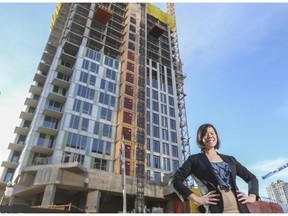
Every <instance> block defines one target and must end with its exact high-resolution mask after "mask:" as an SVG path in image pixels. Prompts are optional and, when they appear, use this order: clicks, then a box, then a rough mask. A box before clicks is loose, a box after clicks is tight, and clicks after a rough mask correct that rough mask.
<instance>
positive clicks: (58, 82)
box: [52, 78, 70, 89]
mask: <svg viewBox="0 0 288 216" xmlns="http://www.w3.org/2000/svg"><path fill="white" fill-rule="evenodd" d="M52 84H53V85H55V86H59V87H61V88H63V89H68V88H69V86H70V82H67V81H65V80H63V79H58V78H54V79H53V81H52Z"/></svg>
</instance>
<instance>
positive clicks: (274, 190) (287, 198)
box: [267, 180, 288, 205]
mask: <svg viewBox="0 0 288 216" xmlns="http://www.w3.org/2000/svg"><path fill="white" fill-rule="evenodd" d="M267 193H268V196H269V198H270V199H271V200H272V201H273V202H276V203H280V204H284V205H288V183H287V182H284V181H281V180H277V181H274V182H272V183H271V185H270V186H269V187H267Z"/></svg>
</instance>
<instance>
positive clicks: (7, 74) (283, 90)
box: [0, 2, 288, 196]
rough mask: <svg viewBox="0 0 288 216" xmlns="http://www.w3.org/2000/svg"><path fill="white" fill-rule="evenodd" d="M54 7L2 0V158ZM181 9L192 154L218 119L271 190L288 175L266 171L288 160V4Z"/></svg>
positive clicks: (226, 149)
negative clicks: (200, 132)
mask: <svg viewBox="0 0 288 216" xmlns="http://www.w3.org/2000/svg"><path fill="white" fill-rule="evenodd" d="M156 5H157V6H158V7H159V8H160V9H163V10H164V11H166V7H165V4H164V3H159V4H156ZM55 6H56V4H55V3H51V4H46V3H38V4H35V3H24V4H19V3H17V4H16V3H14V4H6V3H1V4H0V14H1V17H0V29H1V34H0V50H1V55H0V77H1V79H0V91H1V94H0V105H1V106H0V119H1V121H0V131H1V134H0V137H1V149H0V150H1V151H0V156H1V157H0V162H1V161H2V160H6V159H7V155H8V151H6V148H7V145H8V144H9V142H13V141H14V138H15V135H14V133H13V131H14V129H15V126H16V125H19V123H20V120H19V115H20V112H21V111H23V110H24V108H25V106H24V101H25V98H26V97H28V96H29V93H28V90H29V87H30V85H31V83H32V81H33V77H34V74H35V73H36V72H37V67H38V63H39V60H40V59H41V56H42V53H43V50H44V48H45V45H46V42H47V40H48V37H49V33H50V32H49V25H50V22H51V16H52V14H53V12H54V10H55ZM176 16H177V30H178V38H179V46H180V55H181V59H182V61H183V63H184V66H183V72H184V74H185V75H186V76H187V78H186V80H185V87H184V89H185V93H186V94H187V96H186V110H187V111H186V112H187V119H188V127H189V134H190V144H191V153H198V152H199V149H198V148H197V147H196V144H195V136H196V131H197V129H198V127H199V126H200V125H201V124H203V123H207V122H208V123H212V124H213V125H214V126H215V127H216V128H217V130H218V133H219V136H220V139H221V142H222V145H221V148H220V149H219V152H220V153H223V154H229V155H233V156H235V157H236V158H237V159H238V161H239V162H240V163H242V164H243V165H245V166H246V167H248V168H249V169H250V170H251V171H252V172H253V173H254V174H255V175H256V176H257V177H258V179H259V182H260V195H261V196H267V194H266V190H265V188H266V187H267V186H268V185H269V184H270V183H271V182H272V181H274V180H277V179H281V180H284V181H286V182H288V169H286V170H283V171H281V172H278V173H277V174H275V175H273V176H271V177H269V178H267V179H266V180H262V178H261V176H263V175H264V174H266V173H268V172H270V171H273V170H274V169H276V168H278V167H279V166H281V165H283V164H285V163H287V162H288V154H287V152H288V147H287V146H288V141H287V140H286V136H285V135H286V134H288V126H287V122H288V91H287V89H288V60H287V59H288V28H287V20H288V4H287V3H275V4H272V3H238V4H236V3H201V4H200V3H196V2H195V3H177V4H176ZM0 171H1V170H0ZM239 185H240V187H241V188H242V189H243V190H244V192H246V190H247V189H246V186H245V184H244V182H243V181H240V180H239Z"/></svg>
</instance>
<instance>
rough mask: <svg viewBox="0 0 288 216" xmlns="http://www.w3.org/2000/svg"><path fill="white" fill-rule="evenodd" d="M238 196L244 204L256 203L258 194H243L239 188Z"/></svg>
mask: <svg viewBox="0 0 288 216" xmlns="http://www.w3.org/2000/svg"><path fill="white" fill-rule="evenodd" d="M236 192H237V198H238V201H239V202H241V203H242V204H244V203H254V202H255V201H256V195H255V194H249V195H248V196H246V195H245V194H243V193H242V192H241V191H239V190H237V191H236Z"/></svg>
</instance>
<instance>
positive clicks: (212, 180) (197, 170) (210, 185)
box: [171, 153, 259, 213]
mask: <svg viewBox="0 0 288 216" xmlns="http://www.w3.org/2000/svg"><path fill="white" fill-rule="evenodd" d="M218 155H219V156H220V157H221V158H222V160H223V161H225V162H226V163H227V164H228V165H229V166H230V168H231V171H232V177H231V182H232V185H231V186H232V192H233V193H234V195H235V196H236V194H237V193H236V190H238V187H237V185H236V176H239V177H240V178H242V179H243V180H244V181H245V182H246V183H248V194H255V195H256V197H257V199H258V198H259V195H258V191H259V188H258V179H257V178H256V176H255V175H253V174H252V173H251V172H250V171H249V170H248V169H246V168H245V167H244V166H242V165H241V164H240V163H239V162H238V161H237V160H236V159H235V158H234V157H232V156H228V155H223V154H219V153H218ZM191 174H192V175H194V176H195V177H196V178H198V179H199V180H201V182H202V183H203V184H204V185H205V186H206V187H207V189H208V191H212V190H216V191H217V193H219V194H220V196H219V197H220V198H219V199H220V201H218V202H217V203H218V204H217V205H210V206H209V211H210V212H213V213H214V212H215V213H217V212H218V213H221V212H223V200H222V196H221V193H220V191H219V189H218V182H217V179H216V174H215V172H214V170H213V168H212V166H211V163H210V161H209V160H208V158H207V156H206V155H205V154H204V153H199V154H193V155H190V156H189V158H188V159H187V160H186V161H185V162H184V163H183V165H182V166H181V167H180V168H179V169H178V170H177V171H176V172H175V174H174V175H173V176H172V179H171V184H172V185H173V187H174V189H175V190H176V192H177V194H178V195H180V196H182V198H183V200H187V197H188V196H189V195H190V194H191V193H192V191H191V190H190V189H189V188H188V187H186V186H185V185H184V184H183V181H184V180H185V179H186V178H187V177H188V176H189V175H191ZM236 200H237V198H236ZM237 204H238V208H239V211H240V212H243V213H249V210H248V208H247V206H246V204H241V202H239V201H238V200H237Z"/></svg>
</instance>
